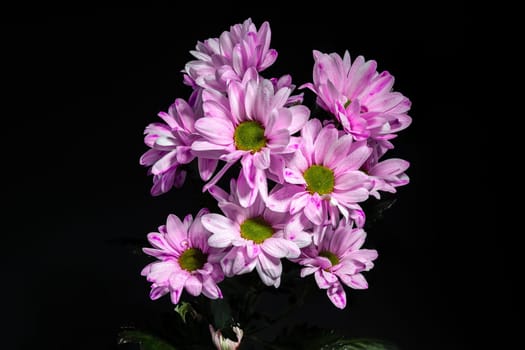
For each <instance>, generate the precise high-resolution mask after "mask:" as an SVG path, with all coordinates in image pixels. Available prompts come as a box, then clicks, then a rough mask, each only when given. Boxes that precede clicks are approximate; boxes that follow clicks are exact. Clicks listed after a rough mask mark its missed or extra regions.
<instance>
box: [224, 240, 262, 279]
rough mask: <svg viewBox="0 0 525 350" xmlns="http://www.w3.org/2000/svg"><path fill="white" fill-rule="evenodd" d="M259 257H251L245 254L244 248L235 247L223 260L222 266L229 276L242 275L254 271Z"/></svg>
mask: <svg viewBox="0 0 525 350" xmlns="http://www.w3.org/2000/svg"><path fill="white" fill-rule="evenodd" d="M256 263H257V259H254V258H252V259H250V258H248V256H247V255H246V254H245V249H244V248H242V247H241V248H234V249H232V250H230V252H228V254H226V255H225V256H224V257H223V258H222V260H221V267H222V269H223V271H224V274H225V275H226V276H227V277H232V276H234V275H242V274H245V273H248V272H251V271H253V269H254V268H255V265H256Z"/></svg>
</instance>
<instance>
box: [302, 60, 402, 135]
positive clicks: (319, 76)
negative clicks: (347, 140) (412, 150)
mask: <svg viewBox="0 0 525 350" xmlns="http://www.w3.org/2000/svg"><path fill="white" fill-rule="evenodd" d="M313 54H314V59H315V64H314V70H313V84H311V83H308V84H304V85H303V87H308V88H310V89H311V90H312V91H314V92H315V93H316V94H317V103H318V105H319V106H321V107H322V108H323V109H325V110H327V111H329V112H330V113H332V114H333V115H334V116H335V118H336V119H337V120H338V121H339V122H340V123H341V125H342V127H343V129H344V130H345V132H347V133H349V134H351V135H352V136H353V137H354V138H355V139H356V140H365V139H367V138H372V139H380V140H382V139H384V140H388V139H392V138H394V137H395V136H396V135H395V133H396V132H398V131H401V130H403V129H405V128H406V127H407V126H409V125H410V123H411V121H412V120H411V118H410V117H409V116H408V115H407V112H408V110H409V109H410V101H409V100H408V98H406V97H405V96H403V95H402V94H400V93H399V92H394V91H392V87H393V85H394V77H393V76H392V75H390V73H388V72H387V71H384V72H382V73H378V72H377V70H376V68H377V63H376V62H375V61H373V60H371V61H365V59H364V58H363V56H358V57H357V58H356V59H355V60H354V62H352V61H351V59H350V54H349V53H348V51H346V52H345V54H344V57H343V58H341V56H339V55H338V54H336V53H331V54H325V53H321V52H319V51H314V52H313Z"/></svg>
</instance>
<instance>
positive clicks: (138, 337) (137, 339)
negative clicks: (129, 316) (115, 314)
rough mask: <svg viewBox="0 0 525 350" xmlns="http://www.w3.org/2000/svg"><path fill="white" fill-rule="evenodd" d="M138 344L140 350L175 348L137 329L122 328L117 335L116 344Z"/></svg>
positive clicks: (172, 349)
mask: <svg viewBox="0 0 525 350" xmlns="http://www.w3.org/2000/svg"><path fill="white" fill-rule="evenodd" d="M130 343H132V344H139V346H140V350H177V348H175V347H173V346H172V345H170V344H168V343H167V342H166V341H164V340H162V339H160V338H157V337H156V336H154V335H152V334H150V333H146V332H141V331H138V330H124V331H122V332H120V333H119V335H118V344H130Z"/></svg>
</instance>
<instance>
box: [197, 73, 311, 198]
mask: <svg viewBox="0 0 525 350" xmlns="http://www.w3.org/2000/svg"><path fill="white" fill-rule="evenodd" d="M250 72H251V73H250ZM250 72H248V74H246V75H245V79H244V80H243V82H237V81H232V82H230V84H229V85H228V94H227V96H224V95H223V94H220V93H218V92H215V91H212V90H210V91H208V90H205V91H204V92H203V95H202V96H203V101H204V102H203V109H204V114H205V116H204V117H203V118H201V119H199V120H197V121H196V122H195V129H196V130H197V131H198V132H199V134H200V135H201V136H202V139H201V140H197V141H195V142H194V143H193V144H192V150H193V152H194V153H195V154H197V155H198V156H199V157H200V158H210V159H221V160H223V161H225V162H226V165H225V166H224V167H223V168H222V169H221V170H220V171H219V172H218V173H217V174H216V175H215V176H214V178H213V179H212V180H211V181H210V182H209V183H208V184H207V185H206V186H205V187H204V190H207V189H208V188H209V187H211V186H213V185H214V184H215V183H217V181H218V180H219V179H220V178H221V177H222V176H223V175H224V173H225V172H226V171H227V170H228V169H229V168H230V167H231V166H232V165H233V164H234V163H235V162H237V161H238V160H240V162H241V164H242V169H241V175H242V176H240V177H239V182H238V186H237V191H238V192H239V200H240V203H241V205H242V206H244V207H248V206H250V205H251V204H253V202H254V201H255V197H256V196H257V194H258V193H260V195H261V196H262V199H263V200H266V198H267V196H268V188H267V177H268V176H269V177H270V178H271V179H275V180H277V181H282V171H283V167H284V158H283V157H284V156H285V155H291V154H292V153H293V152H294V151H295V150H296V146H297V144H298V140H296V138H294V137H292V136H291V135H293V134H294V133H296V132H297V131H299V130H300V129H301V128H302V127H303V126H304V124H305V123H306V121H307V119H308V117H309V115H310V110H309V109H308V108H307V107H305V106H303V105H294V106H289V107H287V106H286V104H287V101H288V99H289V96H290V93H291V89H290V88H289V87H286V86H283V87H280V88H279V89H278V90H277V91H275V89H274V85H273V84H272V82H271V81H270V80H267V79H263V78H261V77H259V75H258V74H257V73H256V72H255V71H253V70H251V71H250Z"/></svg>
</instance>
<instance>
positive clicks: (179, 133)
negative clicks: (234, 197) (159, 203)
mask: <svg viewBox="0 0 525 350" xmlns="http://www.w3.org/2000/svg"><path fill="white" fill-rule="evenodd" d="M159 117H160V118H162V120H163V121H164V123H151V124H149V125H148V126H147V127H146V129H145V131H144V133H145V134H146V136H145V137H144V142H145V143H146V145H147V146H149V147H150V148H151V149H150V150H148V151H147V152H146V153H144V154H143V155H142V157H141V158H140V164H142V165H144V166H150V167H151V168H150V169H149V171H148V172H149V173H150V174H152V175H153V187H152V188H151V194H152V195H154V196H158V195H160V194H162V193H166V192H168V191H169V190H170V189H171V188H172V187H173V186H175V187H181V186H182V185H183V184H184V180H185V178H186V171H185V170H183V169H181V165H184V164H188V163H190V162H191V161H192V160H193V159H194V158H195V156H194V155H193V154H192V152H191V144H192V143H193V141H194V140H195V139H196V137H197V135H196V134H195V128H194V125H195V120H196V119H197V116H196V115H195V113H194V111H193V108H192V106H191V105H190V104H188V103H187V102H186V101H184V100H183V99H180V98H179V99H177V100H175V103H173V104H172V105H171V106H170V108H169V109H168V113H166V112H160V113H159ZM216 166H217V161H216V160H215V161H214V160H204V159H203V160H199V168H201V169H203V170H202V171H201V175H203V178H205V179H206V180H207V179H209V177H210V176H211V174H212V173H213V171H214V170H215V167H216ZM206 177H207V178H206Z"/></svg>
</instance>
